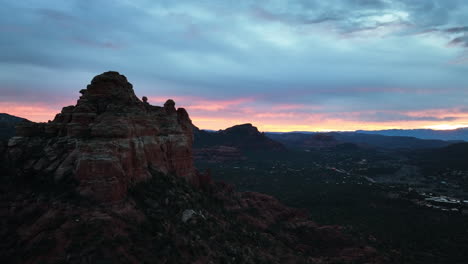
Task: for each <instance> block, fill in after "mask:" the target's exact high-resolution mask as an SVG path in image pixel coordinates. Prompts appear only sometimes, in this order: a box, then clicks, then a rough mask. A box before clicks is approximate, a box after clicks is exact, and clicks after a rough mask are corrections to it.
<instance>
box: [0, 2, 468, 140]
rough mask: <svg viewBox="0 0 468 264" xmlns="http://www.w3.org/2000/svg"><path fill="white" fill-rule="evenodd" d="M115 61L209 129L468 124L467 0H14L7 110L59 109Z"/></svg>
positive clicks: (50, 112) (151, 93)
mask: <svg viewBox="0 0 468 264" xmlns="http://www.w3.org/2000/svg"><path fill="white" fill-rule="evenodd" d="M108 70H114V71H119V72H120V73H122V74H124V75H126V76H127V78H128V79H129V81H130V82H131V83H133V85H134V88H135V92H136V94H137V95H138V96H139V97H141V96H147V97H148V98H149V101H150V103H151V104H154V105H162V104H163V103H164V101H165V100H166V99H168V98H172V99H174V100H175V101H176V104H177V106H179V107H185V108H186V109H187V110H188V112H189V114H190V116H191V118H192V120H193V121H194V123H195V124H196V125H197V126H199V127H201V128H206V129H221V128H226V127H228V126H231V125H235V124H239V123H246V122H250V123H253V124H254V125H256V126H258V127H259V128H260V129H261V130H264V131H293V130H309V131H321V130H354V129H383V128H416V127H432V128H449V127H457V126H468V1H466V0H327V1H323V0H288V1H284V0H271V1H270V0H268V1H267V0H237V1H231V0H206V1H201V0H200V1H197V0H177V1H174V0H168V1H165V0H68V1H63V0H43V1H37V0H22V1H18V0H3V1H2V8H1V9H0V112H7V113H10V114H14V115H19V116H22V117H26V118H29V119H30V120H33V121H47V120H49V119H53V117H54V115H55V113H57V112H59V111H60V109H61V107H62V106H65V105H70V104H74V103H75V102H76V99H77V98H78V96H79V93H78V91H79V90H80V89H83V88H85V87H86V85H87V84H88V83H89V82H90V80H91V79H92V77H93V76H95V75H97V74H99V73H102V72H104V71H108Z"/></svg>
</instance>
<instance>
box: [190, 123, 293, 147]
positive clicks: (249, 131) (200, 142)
mask: <svg viewBox="0 0 468 264" xmlns="http://www.w3.org/2000/svg"><path fill="white" fill-rule="evenodd" d="M215 146H228V147H235V148H238V149H240V150H243V151H265V150H266V151H281V150H285V147H284V146H283V145H282V144H281V143H279V142H276V141H275V140H273V139H271V138H269V137H267V136H266V135H265V133H263V132H260V131H258V129H257V128H256V127H255V126H253V125H252V124H242V125H236V126H233V127H230V128H227V129H225V130H219V131H217V132H208V131H205V130H200V129H198V128H196V127H195V128H194V148H196V149H197V148H207V147H215Z"/></svg>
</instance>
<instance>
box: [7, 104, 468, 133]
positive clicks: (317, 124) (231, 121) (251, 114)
mask: <svg viewBox="0 0 468 264" xmlns="http://www.w3.org/2000/svg"><path fill="white" fill-rule="evenodd" d="M164 98H166V99H164ZM167 98H176V103H177V102H178V101H181V102H183V104H182V105H179V104H178V103H177V104H178V105H176V106H178V107H184V108H185V109H186V110H187V111H188V113H189V116H190V118H191V119H192V122H193V124H194V125H195V126H197V127H198V128H200V129H207V130H220V129H226V128H229V127H232V126H235V125H239V124H245V123H251V124H252V125H254V126H256V127H257V128H258V129H259V130H260V131H265V132H293V131H310V132H330V131H356V130H386V129H433V130H453V129H457V128H464V127H468V112H458V113H457V115H458V117H459V118H458V119H456V120H454V121H453V122H449V123H448V122H445V121H419V120H413V121H405V120H402V121H390V122H388V121H382V122H362V121H359V120H346V119H343V118H337V117H336V116H335V117H330V118H329V119H327V114H323V113H322V114H317V113H301V112H291V110H297V109H298V108H299V107H301V105H289V106H287V105H279V106H278V107H276V108H275V107H272V108H270V109H269V110H270V111H266V112H262V111H259V110H255V109H252V108H249V107H246V108H243V107H239V105H240V104H243V103H246V102H248V103H252V102H253V103H254V102H255V101H254V100H252V99H248V98H246V99H235V100H221V101H212V100H208V99H202V98H196V99H194V98H191V97H150V102H153V103H152V104H154V105H162V104H163V103H164V102H165V100H167ZM155 101H156V102H160V103H159V104H158V103H154V102H155ZM72 104H73V103H69V104H62V105H61V106H58V105H55V106H53V105H42V104H40V103H36V104H33V105H20V104H15V103H0V113H7V114H10V115H14V116H18V117H22V118H26V119H28V120H30V121H33V122H47V121H49V120H53V119H54V117H55V115H56V114H57V113H59V112H60V110H61V107H64V106H68V105H72ZM237 107H239V108H238V109H237V110H238V111H237V112H236V110H235V108H237ZM273 109H279V110H280V111H281V112H272V111H271V110H273ZM284 110H287V112H284ZM426 112H431V113H433V112H434V110H428V111H426ZM435 112H437V115H438V116H440V117H443V116H448V115H454V112H456V111H455V110H453V109H446V110H445V111H444V110H440V109H439V110H437V111H435ZM210 114H212V115H211V116H210ZM213 114H214V115H213ZM347 114H350V113H347ZM407 114H408V113H407ZM410 114H411V115H416V116H417V115H424V112H417V113H410ZM295 115H297V118H294V117H295ZM339 115H341V114H340V113H338V116H339ZM351 116H352V114H351ZM308 117H310V118H308ZM314 118H315V121H314ZM266 119H267V120H266ZM298 120H303V122H300V121H298Z"/></svg>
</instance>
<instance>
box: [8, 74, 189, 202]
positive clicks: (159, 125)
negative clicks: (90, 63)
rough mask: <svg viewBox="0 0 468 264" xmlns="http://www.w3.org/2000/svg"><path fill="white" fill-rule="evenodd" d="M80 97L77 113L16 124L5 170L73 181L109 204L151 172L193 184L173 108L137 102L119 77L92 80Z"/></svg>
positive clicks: (182, 122) (182, 129) (183, 116)
mask: <svg viewBox="0 0 468 264" xmlns="http://www.w3.org/2000/svg"><path fill="white" fill-rule="evenodd" d="M80 93H81V94H82V96H81V97H80V98H79V100H78V102H77V103H76V105H75V106H67V107H64V108H63V110H62V112H61V113H59V114H57V115H56V116H55V118H54V120H53V121H49V122H48V123H32V122H31V123H20V124H19V125H18V126H17V134H16V136H15V137H13V138H11V139H10V140H9V142H8V148H7V151H6V154H5V160H7V161H8V163H7V164H5V162H4V166H7V167H8V168H9V169H10V170H11V171H12V173H14V174H16V175H17V176H21V175H23V176H24V175H27V174H29V175H35V177H43V178H46V179H48V180H51V181H61V180H64V179H70V178H73V179H74V180H76V182H77V183H78V185H79V186H78V190H79V192H80V193H81V194H83V195H85V196H88V197H91V198H93V199H96V200H99V201H108V202H112V201H118V200H120V199H123V198H124V197H125V195H126V192H127V190H128V188H129V187H130V186H131V185H133V184H135V183H138V182H140V181H143V180H146V179H148V178H150V177H151V174H150V173H149V168H153V169H155V170H158V171H160V172H162V173H165V174H167V173H171V174H174V175H177V176H180V177H183V178H185V179H187V180H188V181H189V182H193V183H195V184H196V181H197V179H196V173H195V168H194V166H193V160H192V141H193V134H192V123H191V120H190V118H189V116H188V114H187V112H186V111H185V109H183V108H179V109H176V108H175V103H174V101H173V100H168V101H167V102H166V103H165V104H164V107H158V106H152V105H150V104H148V103H147V101H146V100H144V101H141V100H140V99H138V98H137V97H136V96H135V93H134V91H133V87H132V84H130V83H129V82H128V81H127V78H126V77H125V76H123V75H120V74H119V73H117V72H106V73H103V74H101V75H98V76H96V77H94V78H93V80H92V81H91V84H89V85H88V86H87V88H86V89H83V90H81V91H80Z"/></svg>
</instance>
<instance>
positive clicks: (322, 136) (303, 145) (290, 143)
mask: <svg viewBox="0 0 468 264" xmlns="http://www.w3.org/2000/svg"><path fill="white" fill-rule="evenodd" d="M266 134H267V136H268V137H270V138H271V139H273V140H276V141H278V142H280V143H282V144H284V145H285V146H287V147H290V148H299V149H308V148H323V147H334V146H339V144H343V143H352V144H355V145H357V146H360V147H374V148H386V149H428V148H441V147H446V146H448V145H450V144H453V143H457V142H458V141H443V140H423V139H418V138H415V137H400V136H383V135H374V134H365V133H356V132H329V133H310V132H309V133H300V132H291V133H266Z"/></svg>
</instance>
